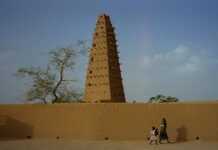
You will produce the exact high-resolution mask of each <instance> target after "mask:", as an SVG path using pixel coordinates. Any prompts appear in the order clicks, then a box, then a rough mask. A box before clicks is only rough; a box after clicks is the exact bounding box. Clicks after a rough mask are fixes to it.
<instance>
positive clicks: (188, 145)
mask: <svg viewBox="0 0 218 150" xmlns="http://www.w3.org/2000/svg"><path fill="white" fill-rule="evenodd" d="M0 150H218V141H217V142H208V141H207V142H206V141H191V142H184V143H170V144H158V145H155V144H154V145H149V144H147V143H146V142H145V141H75V140H63V139H59V140H51V139H40V140H37V139H34V140H14V141H0Z"/></svg>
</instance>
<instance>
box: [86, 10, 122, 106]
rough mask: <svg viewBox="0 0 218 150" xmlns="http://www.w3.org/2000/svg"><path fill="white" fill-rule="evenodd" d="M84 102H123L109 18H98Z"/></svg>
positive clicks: (118, 64) (102, 16)
mask: <svg viewBox="0 0 218 150" xmlns="http://www.w3.org/2000/svg"><path fill="white" fill-rule="evenodd" d="M84 99H85V101H86V102H125V95H124V89H123V84H122V77H121V70H120V63H119V56H118V51H117V45H116V38H115V33H114V27H113V26H112V24H111V21H110V17H109V16H107V15H105V14H103V15H101V16H99V17H98V20H97V23H96V28H95V32H94V34H93V43H92V47H91V49H90V54H89V63H88V69H87V74H86V84H85V96H84Z"/></svg>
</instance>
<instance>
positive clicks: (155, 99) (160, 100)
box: [148, 94, 179, 103]
mask: <svg viewBox="0 0 218 150" xmlns="http://www.w3.org/2000/svg"><path fill="white" fill-rule="evenodd" d="M178 101H179V99H178V98H176V97H172V96H164V95H161V94H158V95H157V96H155V97H151V98H150V99H149V101H148V103H171V102H178Z"/></svg>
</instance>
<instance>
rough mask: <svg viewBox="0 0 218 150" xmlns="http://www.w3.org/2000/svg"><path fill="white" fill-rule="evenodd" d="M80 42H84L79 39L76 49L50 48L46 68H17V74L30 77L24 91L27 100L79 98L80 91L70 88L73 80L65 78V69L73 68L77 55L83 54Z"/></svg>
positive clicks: (58, 100) (58, 101) (54, 100)
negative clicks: (30, 83) (27, 86)
mask: <svg viewBox="0 0 218 150" xmlns="http://www.w3.org/2000/svg"><path fill="white" fill-rule="evenodd" d="M82 44H84V43H83V42H82V41H80V43H78V48H77V49H73V48H59V49H54V50H52V51H51V52H50V53H49V64H48V65H47V68H46V69H42V68H40V67H29V68H20V69H18V70H17V73H16V75H17V76H19V77H29V78H30V79H32V83H33V84H32V87H31V88H30V89H29V90H28V91H27V93H26V98H27V100H29V101H35V100H40V101H42V102H43V103H48V102H52V103H60V102H71V101H72V100H74V101H79V100H80V99H81V96H82V94H81V92H78V91H76V90H73V88H72V82H75V80H72V79H70V80H69V79H66V78H65V73H66V71H67V70H73V69H74V67H75V65H76V58H77V56H78V55H79V54H84V52H85V49H84V47H85V46H84V45H82ZM81 46H82V48H81ZM86 48H87V47H86ZM86 50H87V49H86Z"/></svg>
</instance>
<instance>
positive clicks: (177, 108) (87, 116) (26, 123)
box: [0, 102, 218, 142]
mask: <svg viewBox="0 0 218 150" xmlns="http://www.w3.org/2000/svg"><path fill="white" fill-rule="evenodd" d="M217 116H218V103H217V102H214V103H209V102H208V103H175V104H140V103H136V104H129V103H94V104H92V103H87V104H86V103H84V104H83V103H82V104H48V105H43V104H42V105H36V104H35V105H25V104H23V105H0V133H1V134H0V139H2V140H4V139H5V140H6V139H19V140H23V139H39V138H42V139H43V138H51V139H56V138H60V139H74V140H105V139H108V140H144V139H145V138H146V137H147V136H148V134H149V131H150V129H151V127H152V126H156V127H159V125H160V121H161V119H162V117H165V118H166V119H167V123H168V127H167V131H168V135H169V137H170V139H171V140H172V141H176V142H183V141H192V140H195V139H196V137H199V138H200V140H206V141H212V140H216V141H218V117H217Z"/></svg>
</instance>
